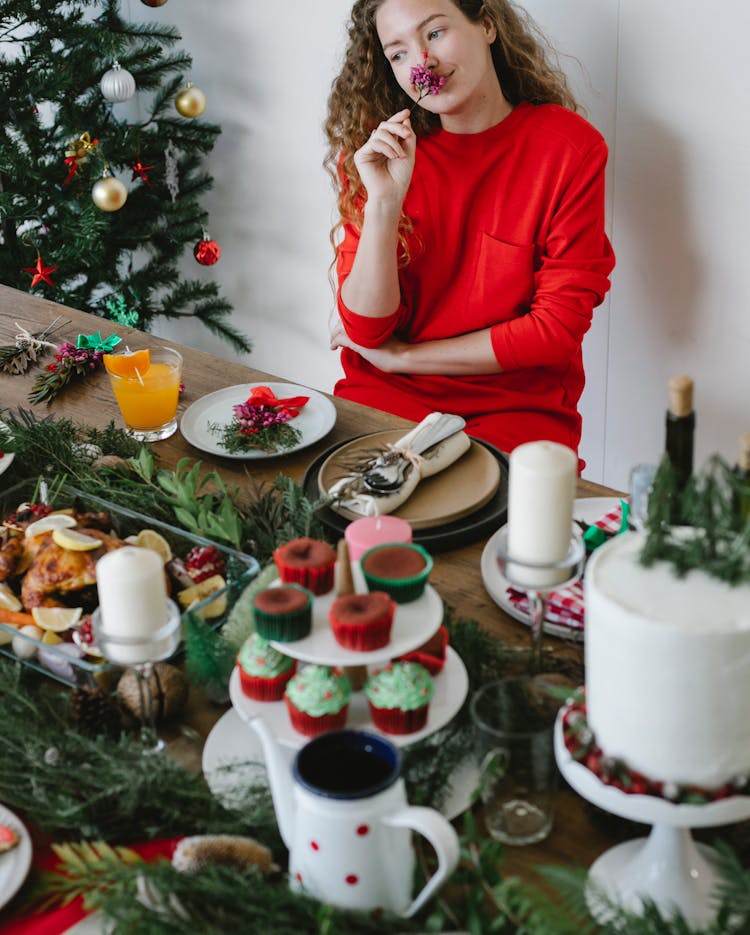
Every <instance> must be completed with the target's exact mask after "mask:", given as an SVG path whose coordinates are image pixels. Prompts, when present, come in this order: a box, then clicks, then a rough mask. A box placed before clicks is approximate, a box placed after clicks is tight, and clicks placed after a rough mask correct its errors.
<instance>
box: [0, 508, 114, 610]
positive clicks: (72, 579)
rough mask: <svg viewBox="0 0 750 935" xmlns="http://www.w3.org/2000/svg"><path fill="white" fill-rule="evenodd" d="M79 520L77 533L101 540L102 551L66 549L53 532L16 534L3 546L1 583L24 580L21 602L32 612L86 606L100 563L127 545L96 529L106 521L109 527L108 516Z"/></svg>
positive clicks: (22, 581) (95, 515) (93, 516)
mask: <svg viewBox="0 0 750 935" xmlns="http://www.w3.org/2000/svg"><path fill="white" fill-rule="evenodd" d="M105 517H106V520H105ZM76 519H77V520H78V523H79V525H78V526H76V531H77V532H80V533H84V534H85V535H87V536H91V537H92V538H94V539H98V540H99V541H100V542H101V546H100V547H99V548H97V549H91V550H90V551H87V552H77V551H73V550H70V549H64V548H61V547H60V546H59V545H58V544H57V543H56V542H55V540H54V539H53V537H52V533H51V532H45V533H42V534H41V535H38V536H33V537H31V538H27V537H26V536H24V535H23V534H20V535H18V534H17V535H13V536H11V537H8V538H6V540H5V542H4V543H3V544H2V545H1V546H0V581H3V580H5V579H10V578H21V602H22V603H23V606H24V607H25V608H27V609H28V610H30V609H31V608H32V607H59V606H65V605H70V604H71V601H74V602H75V603H76V604H80V605H84V606H85V604H86V603H87V602H88V601H87V598H88V595H87V594H86V589H93V588H95V585H96V563H97V562H98V561H99V559H100V558H101V557H102V556H103V555H104V554H106V553H107V552H111V551H112V550H113V549H119V548H121V547H122V546H124V545H127V543H126V542H124V541H123V540H122V539H119V538H117V537H116V536H113V535H111V534H110V533H108V532H104V531H103V529H101V528H96V527H97V526H100V525H101V526H103V525H105V522H106V525H107V528H109V517H108V516H107V515H106V514H81V515H79V516H77V517H76Z"/></svg>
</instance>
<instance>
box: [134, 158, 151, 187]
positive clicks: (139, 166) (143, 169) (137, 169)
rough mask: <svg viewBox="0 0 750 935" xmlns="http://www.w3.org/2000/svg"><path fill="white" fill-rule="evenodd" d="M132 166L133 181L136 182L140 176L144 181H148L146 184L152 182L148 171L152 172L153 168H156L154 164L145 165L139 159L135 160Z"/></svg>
mask: <svg viewBox="0 0 750 935" xmlns="http://www.w3.org/2000/svg"><path fill="white" fill-rule="evenodd" d="M130 168H131V169H132V170H133V175H132V177H131V182H134V181H135V180H136V179H137V178H140V179H141V181H142V182H145V183H146V185H150V184H151V183H150V182H149V180H148V175H146V173H147V172H150V171H151V169H153V168H154V167H153V166H144V165H143V163H142V162H141V160H140V159H139V160H138V161H137V162H134V163H133V165H132V166H131V167H130Z"/></svg>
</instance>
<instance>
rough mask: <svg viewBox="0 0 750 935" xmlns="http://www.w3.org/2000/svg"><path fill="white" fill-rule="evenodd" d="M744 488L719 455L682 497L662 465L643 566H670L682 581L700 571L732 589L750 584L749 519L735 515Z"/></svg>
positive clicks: (666, 462) (650, 508)
mask: <svg viewBox="0 0 750 935" xmlns="http://www.w3.org/2000/svg"><path fill="white" fill-rule="evenodd" d="M742 483H743V482H742V481H741V479H740V478H739V477H738V476H737V475H736V474H735V472H734V471H733V470H732V468H731V467H730V466H729V464H728V463H727V462H726V461H725V460H724V459H723V458H722V457H721V456H720V455H716V454H715V455H712V456H711V457H710V458H709V459H708V461H707V462H706V465H705V466H704V467H703V469H702V470H701V471H700V472H699V473H697V474H695V475H694V476H693V477H691V478H690V481H689V482H688V484H687V485H686V487H685V489H684V491H682V492H680V491H679V489H678V485H677V477H676V474H675V471H674V468H673V467H672V465H671V464H670V462H669V460H668V459H667V458H666V457H665V458H664V459H662V461H661V463H660V464H659V467H658V468H657V471H656V475H655V477H654V482H653V486H652V490H651V493H650V494H649V498H648V516H647V520H646V527H647V537H646V543H645V546H644V548H643V551H642V553H641V562H642V563H643V564H644V565H646V566H650V565H653V564H654V563H655V562H656V561H660V560H664V561H667V562H669V563H670V564H671V565H672V567H673V568H674V570H675V573H676V574H677V575H678V576H679V577H684V576H685V575H686V574H687V573H688V572H689V571H692V570H696V569H702V570H703V571H704V572H706V574H708V575H711V576H712V577H714V578H717V579H719V580H720V581H726V582H727V583H728V584H730V585H737V584H741V583H742V582H746V581H750V519H743V517H742V515H741V513H740V511H739V510H738V509H737V503H738V498H739V496H740V494H741V492H742V488H741V485H742ZM681 527H690V529H687V530H686V529H684V528H681Z"/></svg>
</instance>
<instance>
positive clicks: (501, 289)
mask: <svg viewBox="0 0 750 935" xmlns="http://www.w3.org/2000/svg"><path fill="white" fill-rule="evenodd" d="M533 291H534V245H533V244H527V245H522V246H519V245H517V244H510V243H507V242H506V241H504V240H498V239H497V238H496V237H493V236H492V235H491V234H487V233H483V234H482V236H481V239H480V241H479V250H478V256H477V265H476V272H475V275H474V283H473V286H472V290H471V296H470V299H469V301H470V304H471V306H472V311H473V312H474V315H476V316H477V317H478V318H479V319H481V324H480V325H478V327H487V326H489V325H492V324H495V323H496V322H498V321H507V320H508V319H510V318H517V317H518V315H521V314H523V313H525V312H527V311H528V310H529V308H530V307H531V298H532V294H533Z"/></svg>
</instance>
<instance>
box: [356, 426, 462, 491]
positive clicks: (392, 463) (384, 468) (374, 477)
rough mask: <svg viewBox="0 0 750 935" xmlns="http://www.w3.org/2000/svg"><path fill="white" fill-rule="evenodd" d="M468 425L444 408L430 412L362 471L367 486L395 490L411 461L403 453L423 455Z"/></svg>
mask: <svg viewBox="0 0 750 935" xmlns="http://www.w3.org/2000/svg"><path fill="white" fill-rule="evenodd" d="M465 425H466V422H465V420H464V419H462V418H461V416H454V415H449V414H446V413H441V412H433V413H430V415H429V416H427V417H426V418H425V419H423V420H422V421H421V422H420V423H419V425H418V426H417V427H416V428H415V429H412V431H411V432H409V434H408V435H405V436H404V437H403V438H402V439H401V440H400V441H399V442H398V443H397V444H398V448H393V449H391V450H390V451H386V452H385V453H384V454H382V455H380V457H379V458H377V459H376V460H375V461H374V462H373V463H372V465H371V466H370V467H369V468H368V469H367V470H366V471H365V472H364V474H363V475H362V480H363V482H364V485H365V487H366V488H367V489H368V490H370V491H372V492H373V493H392V492H393V491H395V490H398V489H399V488H400V487H401V485H402V484H403V482H404V478H405V476H406V471H407V469H408V468H409V467H411V461H409V459H408V458H406V457H405V456H404V454H403V452H404V451H408V452H409V453H410V454H415V455H419V454H422V452H423V451H426V450H427V449H428V448H431V447H432V446H433V445H436V444H437V443H438V442H441V441H443V440H444V439H446V438H449V437H450V436H451V435H455V433H456V432H460V431H461V429H463V427H464V426H465Z"/></svg>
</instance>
